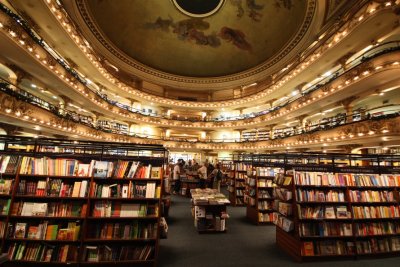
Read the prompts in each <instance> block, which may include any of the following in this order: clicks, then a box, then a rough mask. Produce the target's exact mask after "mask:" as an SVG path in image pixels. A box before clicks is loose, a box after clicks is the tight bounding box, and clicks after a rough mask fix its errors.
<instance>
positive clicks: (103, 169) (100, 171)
mask: <svg viewBox="0 0 400 267" xmlns="http://www.w3.org/2000/svg"><path fill="white" fill-rule="evenodd" d="M107 173H108V162H107V161H96V162H95V164H94V168H93V177H96V178H107Z"/></svg>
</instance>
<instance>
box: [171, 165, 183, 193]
mask: <svg viewBox="0 0 400 267" xmlns="http://www.w3.org/2000/svg"><path fill="white" fill-rule="evenodd" d="M181 167H183V164H182V162H181V161H178V163H176V164H175V166H174V171H173V178H174V192H173V194H174V195H176V194H179V191H180V190H181V179H180V178H181Z"/></svg>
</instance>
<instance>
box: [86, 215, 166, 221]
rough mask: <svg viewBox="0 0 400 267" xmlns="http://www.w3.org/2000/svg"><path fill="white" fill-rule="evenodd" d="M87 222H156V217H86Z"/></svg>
mask: <svg viewBox="0 0 400 267" xmlns="http://www.w3.org/2000/svg"><path fill="white" fill-rule="evenodd" d="M87 219H88V220H120V221H125V220H127V221H129V220H157V219H158V216H143V217H139V216H137V217H87Z"/></svg>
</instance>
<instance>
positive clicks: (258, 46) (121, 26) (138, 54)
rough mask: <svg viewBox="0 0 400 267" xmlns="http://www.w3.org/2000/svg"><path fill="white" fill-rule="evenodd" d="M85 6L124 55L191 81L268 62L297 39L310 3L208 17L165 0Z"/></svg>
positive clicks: (252, 0) (241, 5) (270, 1)
mask: <svg viewBox="0 0 400 267" xmlns="http://www.w3.org/2000/svg"><path fill="white" fill-rule="evenodd" d="M191 1H193V0H191ZM84 2H85V5H86V8H87V9H88V10H89V13H90V16H91V19H92V20H93V21H94V22H95V23H96V25H97V27H98V28H99V29H100V31H101V33H102V35H104V36H106V38H107V39H108V40H109V41H110V42H111V43H112V44H113V45H114V46H116V47H118V49H119V50H121V51H122V52H123V53H124V54H125V55H127V56H128V57H130V58H132V59H134V60H136V61H138V62H140V63H141V64H144V65H146V66H149V67H151V68H154V69H157V70H160V71H163V72H166V73H170V74H174V75H181V76H189V77H219V76H226V75H230V74H235V73H239V72H242V71H246V70H249V69H251V68H254V67H257V66H258V65H260V64H262V63H264V62H266V61H268V60H269V59H271V58H273V57H274V56H276V55H277V54H278V53H279V52H280V51H281V50H282V49H283V48H284V47H285V46H286V45H287V44H288V43H290V41H291V40H292V39H293V38H294V37H295V36H296V33H297V32H298V31H299V30H300V28H301V26H302V24H303V21H304V19H305V16H306V12H307V0H295V1H294V0H293V1H292V0H225V1H224V3H223V5H222V6H221V7H220V8H219V9H218V11H216V13H214V14H212V15H210V16H206V17H191V16H189V15H187V14H184V13H182V12H180V10H179V9H178V8H176V6H175V5H174V3H173V1H167V0H163V1H160V0H146V1H143V0H118V1H113V0H85V1H84Z"/></svg>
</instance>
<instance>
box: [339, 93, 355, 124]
mask: <svg viewBox="0 0 400 267" xmlns="http://www.w3.org/2000/svg"><path fill="white" fill-rule="evenodd" d="M356 99H358V97H356V96H350V97H348V98H346V99H343V100H342V101H340V104H341V105H342V106H343V107H344V109H345V110H346V122H347V123H348V122H352V121H353V106H354V101H355V100H356Z"/></svg>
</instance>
